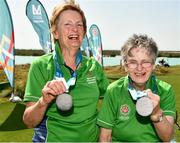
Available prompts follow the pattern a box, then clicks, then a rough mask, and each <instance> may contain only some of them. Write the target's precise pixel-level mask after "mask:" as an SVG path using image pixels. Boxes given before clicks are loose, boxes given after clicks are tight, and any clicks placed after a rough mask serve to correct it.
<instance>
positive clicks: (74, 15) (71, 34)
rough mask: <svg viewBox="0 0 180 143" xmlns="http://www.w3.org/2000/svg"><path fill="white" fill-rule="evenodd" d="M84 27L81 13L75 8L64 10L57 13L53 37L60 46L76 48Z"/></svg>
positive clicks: (79, 43)
mask: <svg viewBox="0 0 180 143" xmlns="http://www.w3.org/2000/svg"><path fill="white" fill-rule="evenodd" d="M84 34H85V31H84V27H83V21H82V17H81V15H80V14H79V13H78V12H77V11H75V10H65V11H63V12H62V13H61V14H60V15H59V20H58V22H57V29H56V31H55V32H54V37H55V39H58V40H59V43H60V46H61V48H62V49H63V48H65V49H69V50H76V51H77V50H78V49H79V48H80V46H81V43H82V40H83V38H84Z"/></svg>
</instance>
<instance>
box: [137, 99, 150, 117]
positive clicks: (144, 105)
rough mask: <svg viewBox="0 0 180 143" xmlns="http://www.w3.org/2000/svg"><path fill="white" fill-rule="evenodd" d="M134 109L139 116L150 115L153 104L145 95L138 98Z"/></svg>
mask: <svg viewBox="0 0 180 143" xmlns="http://www.w3.org/2000/svg"><path fill="white" fill-rule="evenodd" d="M136 111H137V112H138V114H139V115H141V116H144V117H146V116H150V115H151V113H152V111H153V104H152V101H151V99H149V97H147V96H143V97H141V98H139V99H138V100H137V102H136Z"/></svg>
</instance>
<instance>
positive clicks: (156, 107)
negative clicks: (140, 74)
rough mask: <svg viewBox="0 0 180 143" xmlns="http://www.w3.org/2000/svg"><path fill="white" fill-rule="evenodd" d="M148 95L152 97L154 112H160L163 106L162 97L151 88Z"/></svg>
mask: <svg viewBox="0 0 180 143" xmlns="http://www.w3.org/2000/svg"><path fill="white" fill-rule="evenodd" d="M146 92H147V94H148V97H149V98H150V99H151V101H152V103H153V112H152V114H158V113H159V112H161V108H160V97H159V96H158V95H156V94H154V93H153V92H152V91H151V89H147V90H146Z"/></svg>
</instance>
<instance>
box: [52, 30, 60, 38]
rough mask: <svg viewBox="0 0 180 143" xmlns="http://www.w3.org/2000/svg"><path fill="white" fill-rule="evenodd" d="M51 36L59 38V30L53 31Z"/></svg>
mask: <svg viewBox="0 0 180 143" xmlns="http://www.w3.org/2000/svg"><path fill="white" fill-rule="evenodd" d="M53 36H54V38H55V39H59V32H58V31H57V30H56V31H54V33H53Z"/></svg>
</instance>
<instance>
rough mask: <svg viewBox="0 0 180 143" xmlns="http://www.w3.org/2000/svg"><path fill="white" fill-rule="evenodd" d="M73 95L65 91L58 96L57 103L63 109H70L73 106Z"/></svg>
mask: <svg viewBox="0 0 180 143" xmlns="http://www.w3.org/2000/svg"><path fill="white" fill-rule="evenodd" d="M72 102H73V101H72V96H71V95H69V94H67V93H63V94H61V95H58V96H57V98H56V105H57V107H58V108H59V109H60V110H61V111H68V110H70V109H71V107H72Z"/></svg>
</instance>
